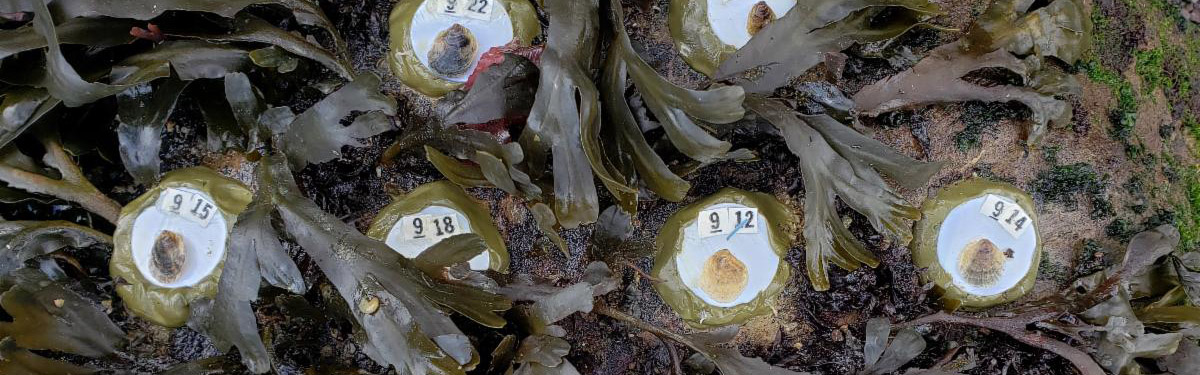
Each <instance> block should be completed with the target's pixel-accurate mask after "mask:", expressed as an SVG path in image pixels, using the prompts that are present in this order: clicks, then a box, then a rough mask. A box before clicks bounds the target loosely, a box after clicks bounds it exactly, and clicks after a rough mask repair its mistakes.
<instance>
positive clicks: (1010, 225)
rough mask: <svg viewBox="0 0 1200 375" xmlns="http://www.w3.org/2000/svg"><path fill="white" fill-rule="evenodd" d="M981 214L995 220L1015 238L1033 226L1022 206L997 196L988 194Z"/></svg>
mask: <svg viewBox="0 0 1200 375" xmlns="http://www.w3.org/2000/svg"><path fill="white" fill-rule="evenodd" d="M979 213H980V214H982V215H984V216H987V217H988V218H990V219H992V220H995V221H996V223H997V224H1000V227H1001V228H1004V231H1006V232H1008V234H1010V235H1012V236H1013V238H1017V237H1021V234H1023V233H1025V230H1026V229H1029V227H1030V226H1031V225H1032V224H1033V223H1031V222H1030V219H1029V215H1028V214H1026V213H1025V210H1024V209H1022V208H1021V205H1019V204H1017V202H1013V201H1010V200H1008V199H1005V198H1001V197H1000V196H998V195H995V194H988V196H987V197H986V198H984V199H983V205H982V206H980V207H979Z"/></svg>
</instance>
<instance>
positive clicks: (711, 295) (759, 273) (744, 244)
mask: <svg viewBox="0 0 1200 375" xmlns="http://www.w3.org/2000/svg"><path fill="white" fill-rule="evenodd" d="M793 225H794V218H793V215H792V213H791V212H789V211H788V209H787V208H786V207H784V206H783V204H782V203H780V202H779V201H778V200H775V198H774V197H772V196H770V195H766V194H763V193H752V192H747V191H742V190H738V189H733V188H725V189H722V190H721V191H718V192H717V193H716V194H713V195H711V196H708V197H707V198H704V199H701V200H700V201H698V202H696V203H693V204H691V205H689V206H687V207H685V208H683V209H682V210H679V211H678V212H676V213H675V214H674V215H671V217H670V218H669V219H667V222H666V224H664V225H663V229H662V231H661V232H659V235H658V238H657V239H656V240H655V246H656V248H657V250H658V255H657V256H656V257H655V258H654V270H653V274H654V276H655V277H657V278H659V279H661V280H663V282H662V283H658V284H655V289H657V290H658V293H659V294H660V295H662V297H663V300H665V301H666V302H667V304H669V305H670V306H671V308H673V309H674V310H675V312H676V313H678V314H679V315H680V316H681V317H682V318H683V319H684V321H686V322H688V324H690V325H692V326H694V327H697V328H703V327H718V326H723V325H728V324H737V323H740V322H742V321H745V320H746V319H748V318H750V317H752V316H755V315H761V314H764V313H767V312H769V311H771V305H772V304H773V303H774V300H775V297H776V295H778V294H779V291H780V289H781V288H782V287H783V284H784V283H785V282H787V280H788V278H789V277H790V275H791V271H790V269H789V268H788V265H787V262H784V261H783V255H784V253H786V252H787V250H788V248H789V246H790V243H791V239H790V238H791V237H790V236H791V235H790V234H788V233H789V232H791V231H793V230H794V227H793Z"/></svg>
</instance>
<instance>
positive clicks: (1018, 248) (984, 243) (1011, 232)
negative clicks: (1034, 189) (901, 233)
mask: <svg viewBox="0 0 1200 375" xmlns="http://www.w3.org/2000/svg"><path fill="white" fill-rule="evenodd" d="M1034 208H1035V206H1034V204H1033V199H1031V198H1030V197H1029V195H1028V194H1026V193H1025V192H1024V191H1021V190H1020V189H1018V188H1016V187H1014V186H1012V185H1009V184H1005V183H1000V182H993V181H988V180H985V179H971V180H966V181H961V182H958V183H956V184H954V185H951V186H949V187H946V188H944V189H942V190H941V191H940V192H938V194H937V196H935V197H934V198H932V199H929V200H927V201H926V202H925V204H924V205H923V207H922V210H923V211H924V212H923V213H924V217H923V218H922V219H921V220H920V221H918V222H917V223H916V225H915V227H914V229H913V243H912V246H911V247H910V248H911V249H912V251H913V262H914V263H916V265H917V267H920V268H923V269H925V271H924V273H923V274H922V277H924V278H925V279H926V280H928V281H933V282H934V284H935V285H937V287H938V289H939V291H940V292H941V293H942V300H943V303H945V304H946V307H947V308H948V309H955V308H958V307H959V306H966V307H973V308H983V307H988V306H993V305H997V304H1001V303H1005V302H1010V301H1013V300H1015V299H1017V298H1020V297H1021V296H1023V295H1025V293H1026V292H1028V291H1029V290H1030V289H1032V288H1033V283H1034V279H1035V278H1036V277H1037V270H1038V264H1039V263H1040V262H1039V261H1040V258H1041V239H1040V237H1039V231H1038V227H1037V226H1038V221H1037V213H1036V212H1035V211H1034Z"/></svg>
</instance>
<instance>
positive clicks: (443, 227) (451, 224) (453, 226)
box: [400, 215, 462, 241]
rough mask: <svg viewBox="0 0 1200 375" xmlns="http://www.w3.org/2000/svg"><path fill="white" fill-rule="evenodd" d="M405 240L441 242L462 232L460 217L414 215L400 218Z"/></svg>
mask: <svg viewBox="0 0 1200 375" xmlns="http://www.w3.org/2000/svg"><path fill="white" fill-rule="evenodd" d="M400 220H401V224H400V227H401V230H402V231H403V232H402V234H403V239H404V240H406V241H407V240H418V239H423V238H429V239H434V240H440V239H443V238H446V237H450V236H453V235H456V234H459V233H461V232H462V227H461V226H460V225H459V224H458V215H412V216H405V217H403V218H400Z"/></svg>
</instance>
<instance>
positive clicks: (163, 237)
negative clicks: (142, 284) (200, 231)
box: [150, 230, 187, 283]
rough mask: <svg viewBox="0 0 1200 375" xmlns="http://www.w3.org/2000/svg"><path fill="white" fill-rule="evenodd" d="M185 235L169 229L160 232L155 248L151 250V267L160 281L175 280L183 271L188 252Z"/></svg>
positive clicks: (168, 281)
mask: <svg viewBox="0 0 1200 375" xmlns="http://www.w3.org/2000/svg"><path fill="white" fill-rule="evenodd" d="M185 246H186V245H185V244H184V243H183V237H180V236H179V233H175V232H172V231H169V230H163V231H162V232H159V234H158V238H157V239H155V240H154V248H153V249H151V250H150V269H151V271H152V272H153V274H154V277H155V278H156V279H158V281H161V282H164V283H170V282H174V281H175V280H178V279H179V275H180V274H182V273H183V266H184V263H186V262H187V253H186V249H185Z"/></svg>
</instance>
